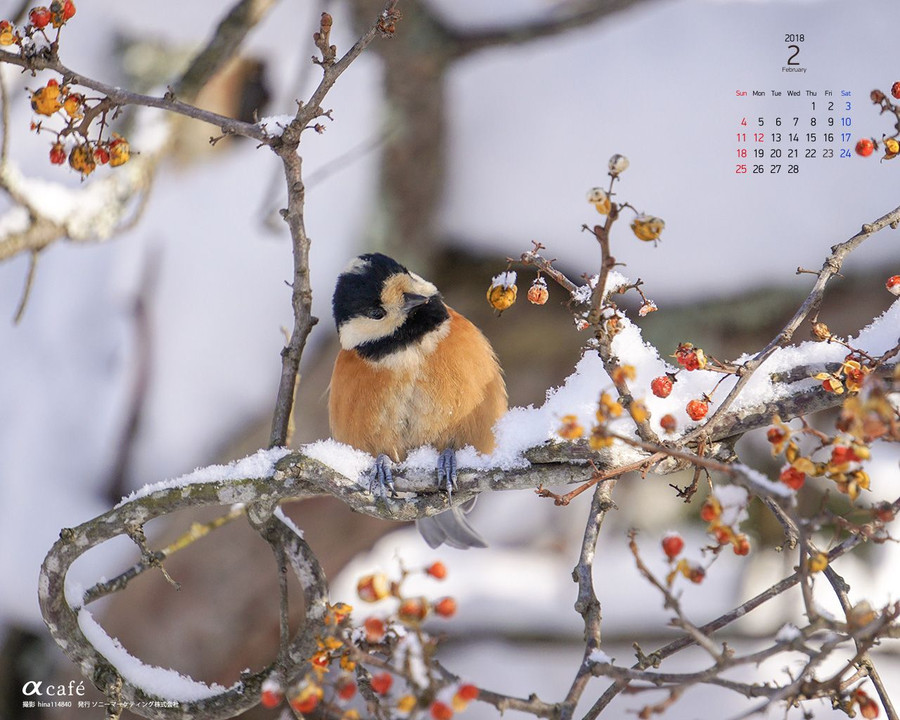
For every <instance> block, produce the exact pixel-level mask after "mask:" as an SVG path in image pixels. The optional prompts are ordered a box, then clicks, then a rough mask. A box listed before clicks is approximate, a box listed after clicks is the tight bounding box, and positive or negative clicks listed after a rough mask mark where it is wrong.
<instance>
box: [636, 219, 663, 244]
mask: <svg viewBox="0 0 900 720" xmlns="http://www.w3.org/2000/svg"><path fill="white" fill-rule="evenodd" d="M665 228H666V223H665V221H663V220H662V219H661V218H658V217H654V216H653V215H645V214H643V213H641V214H640V215H638V216H637V217H636V218H635V219H634V220H632V221H631V229H632V231H633V232H634V234H635V236H636V237H637V239H638V240H643V241H644V242H655V241H656V240H659V236H660V235H661V234H662V231H663V230H665Z"/></svg>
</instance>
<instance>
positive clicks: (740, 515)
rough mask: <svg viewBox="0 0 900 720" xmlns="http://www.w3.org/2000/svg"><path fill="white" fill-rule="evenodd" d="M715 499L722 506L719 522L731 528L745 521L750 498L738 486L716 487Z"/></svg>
mask: <svg viewBox="0 0 900 720" xmlns="http://www.w3.org/2000/svg"><path fill="white" fill-rule="evenodd" d="M715 495H716V498H717V499H718V501H719V504H720V505H721V506H722V515H721V517H720V519H721V521H722V522H723V523H724V524H725V525H730V526H732V527H735V526H737V525H738V524H739V523H741V522H743V521H744V520H746V519H747V517H748V515H747V503H749V502H750V496H749V495H748V493H747V491H746V490H745V489H744V488H742V487H741V486H740V485H716V492H715Z"/></svg>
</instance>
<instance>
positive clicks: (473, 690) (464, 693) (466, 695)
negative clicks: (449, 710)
mask: <svg viewBox="0 0 900 720" xmlns="http://www.w3.org/2000/svg"><path fill="white" fill-rule="evenodd" d="M479 692H480V691H479V690H478V688H477V687H475V686H474V685H471V684H469V683H466V684H464V685H460V686H459V688H458V689H457V691H456V695H457V697H459V698H460V700H465V701H466V702H471V701H472V700H475V699H477V698H478V693H479Z"/></svg>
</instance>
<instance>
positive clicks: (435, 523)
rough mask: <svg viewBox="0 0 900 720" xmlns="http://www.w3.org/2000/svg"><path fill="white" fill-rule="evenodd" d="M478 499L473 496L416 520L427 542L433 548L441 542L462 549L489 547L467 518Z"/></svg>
mask: <svg viewBox="0 0 900 720" xmlns="http://www.w3.org/2000/svg"><path fill="white" fill-rule="evenodd" d="M476 499H477V498H472V499H471V500H469V501H468V502H465V503H463V504H462V505H460V506H458V507H452V508H450V509H449V510H445V511H444V512H442V513H438V514H437V515H432V516H430V517H423V518H419V519H418V520H416V527H417V528H418V530H419V532H420V533H421V534H422V537H423V538H425V542H427V543H428V544H429V545H430V546H431V547H433V548H436V547H437V546H438V545H440V544H441V543H446V544H447V545H449V546H450V547H455V548H460V549H461V550H465V549H467V548H470V547H479V548H483V547H487V541H485V539H484V538H483V537H481V535H480V534H479V533H478V531H477V530H476V529H475V528H473V527H472V526H471V525H470V524H469V521H468V520H467V519H466V515H468V514H469V512H471V510H472V508H473V507H474V506H475V500H476Z"/></svg>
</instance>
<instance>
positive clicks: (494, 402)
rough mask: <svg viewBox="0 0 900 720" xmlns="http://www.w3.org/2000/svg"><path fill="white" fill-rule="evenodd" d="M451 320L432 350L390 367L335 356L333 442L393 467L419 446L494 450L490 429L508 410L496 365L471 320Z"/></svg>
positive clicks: (417, 351) (423, 347) (417, 349)
mask: <svg viewBox="0 0 900 720" xmlns="http://www.w3.org/2000/svg"><path fill="white" fill-rule="evenodd" d="M448 309H449V308H448ZM449 322H450V327H449V332H447V333H446V334H445V335H444V336H443V338H441V339H440V340H439V341H438V342H437V344H436V345H434V343H431V346H430V347H429V343H427V342H426V343H423V344H420V345H418V346H413V347H411V348H406V349H404V350H402V351H400V353H404V354H403V355H399V354H398V355H397V356H396V357H395V358H393V359H392V358H390V357H389V358H388V359H387V361H381V362H378V363H374V362H370V361H367V360H364V359H363V358H361V357H360V356H359V354H358V353H356V352H355V351H354V350H341V351H340V352H339V353H338V356H337V359H336V360H335V363H334V371H333V373H332V376H331V386H330V396H329V416H330V421H331V433H332V435H333V437H334V439H335V440H338V441H340V442H343V443H347V444H348V445H352V446H354V447H356V448H359V449H360V450H365V451H366V452H368V453H370V454H372V455H378V454H380V453H384V454H385V455H387V456H388V457H390V458H391V459H393V460H395V461H400V460H402V459H403V458H404V457H405V456H406V454H407V453H408V452H409V451H410V450H413V449H415V448H417V447H419V446H421V445H433V446H435V447H436V448H438V449H439V450H442V449H444V448H459V447H463V446H464V445H472V446H474V447H475V448H476V449H477V450H479V451H481V452H490V451H491V450H492V449H493V448H494V435H493V431H492V427H493V425H494V423H495V422H496V421H497V419H498V418H499V417H500V416H501V415H502V414H503V413H504V412H506V406H507V397H506V385H505V384H504V382H503V376H502V374H501V371H500V365H499V363H498V362H497V357H496V355H495V354H494V351H493V349H492V348H491V346H490V344H489V343H488V341H487V339H486V338H485V337H484V335H482V334H481V331H479V330H478V328H476V327H475V326H474V325H473V324H472V323H471V322H469V321H468V320H467V319H466V318H464V317H463V316H462V315H460V314H459V313H457V312H455V311H454V310H452V309H450V320H449ZM429 350H430V351H429Z"/></svg>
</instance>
